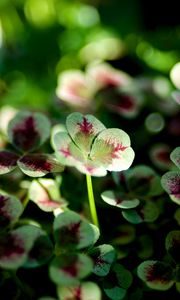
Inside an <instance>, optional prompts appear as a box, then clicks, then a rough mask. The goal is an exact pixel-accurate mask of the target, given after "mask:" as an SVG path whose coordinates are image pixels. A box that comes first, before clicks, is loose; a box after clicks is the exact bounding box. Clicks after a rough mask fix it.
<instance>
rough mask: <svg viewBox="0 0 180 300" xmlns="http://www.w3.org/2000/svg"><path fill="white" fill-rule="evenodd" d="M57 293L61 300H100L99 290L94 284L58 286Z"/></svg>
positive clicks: (83, 283)
mask: <svg viewBox="0 0 180 300" xmlns="http://www.w3.org/2000/svg"><path fill="white" fill-rule="evenodd" d="M57 293H58V296H59V299H61V300H101V299H102V297H101V290H100V288H99V287H98V285H97V284H96V283H94V282H90V281H87V282H82V283H81V284H78V285H73V286H69V287H68V286H58V287H57Z"/></svg>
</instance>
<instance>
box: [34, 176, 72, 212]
mask: <svg viewBox="0 0 180 300" xmlns="http://www.w3.org/2000/svg"><path fill="white" fill-rule="evenodd" d="M29 198H30V199H31V200H32V201H33V202H34V203H36V204H37V205H38V206H39V208H40V209H42V210H43V211H46V212H50V211H53V210H54V209H56V208H59V207H62V206H63V207H64V206H66V205H67V203H66V201H65V200H64V199H63V198H62V197H61V195H60V193H59V187H58V185H57V183H56V181H55V180H53V179H45V178H41V179H39V180H33V181H32V183H31V185H30V188H29Z"/></svg>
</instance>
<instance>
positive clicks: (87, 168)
mask: <svg viewBox="0 0 180 300" xmlns="http://www.w3.org/2000/svg"><path fill="white" fill-rule="evenodd" d="M85 168H86V170H87V171H88V172H89V173H90V174H93V171H94V170H95V168H94V167H92V166H87V165H86V166H85Z"/></svg>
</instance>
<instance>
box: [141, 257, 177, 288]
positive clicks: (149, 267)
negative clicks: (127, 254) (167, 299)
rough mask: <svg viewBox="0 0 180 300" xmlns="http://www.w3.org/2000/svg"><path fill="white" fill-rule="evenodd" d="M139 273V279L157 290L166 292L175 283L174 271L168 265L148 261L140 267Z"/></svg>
mask: <svg viewBox="0 0 180 300" xmlns="http://www.w3.org/2000/svg"><path fill="white" fill-rule="evenodd" d="M137 273H138V276H139V278H141V279H142V280H143V281H145V282H146V284H147V285H148V286H149V287H150V288H152V289H155V290H161V291H166V290H168V289H169V288H170V287H171V286H172V285H173V283H174V281H173V280H172V275H173V270H172V268H171V266H170V265H169V264H168V263H164V262H160V261H154V260H147V261H144V262H143V263H141V264H140V265H139V266H138V269H137Z"/></svg>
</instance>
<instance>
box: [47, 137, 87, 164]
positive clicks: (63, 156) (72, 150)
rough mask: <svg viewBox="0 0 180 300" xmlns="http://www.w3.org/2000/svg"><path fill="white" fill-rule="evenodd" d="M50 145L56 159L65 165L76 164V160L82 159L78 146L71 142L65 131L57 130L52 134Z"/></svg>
mask: <svg viewBox="0 0 180 300" xmlns="http://www.w3.org/2000/svg"><path fill="white" fill-rule="evenodd" d="M52 147H53V149H54V150H55V154H56V157H57V159H58V160H59V161H60V162H61V163H62V164H63V165H67V166H74V165H76V163H77V161H76V159H77V160H78V161H84V156H83V154H82V153H81V151H80V150H79V148H78V147H77V146H76V145H75V144H74V143H73V142H72V140H71V138H70V136H69V135H68V133H67V132H57V133H55V134H54V135H53V136H52Z"/></svg>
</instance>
